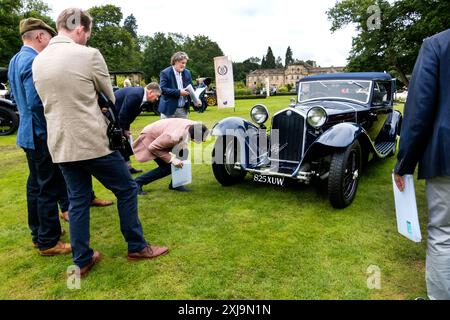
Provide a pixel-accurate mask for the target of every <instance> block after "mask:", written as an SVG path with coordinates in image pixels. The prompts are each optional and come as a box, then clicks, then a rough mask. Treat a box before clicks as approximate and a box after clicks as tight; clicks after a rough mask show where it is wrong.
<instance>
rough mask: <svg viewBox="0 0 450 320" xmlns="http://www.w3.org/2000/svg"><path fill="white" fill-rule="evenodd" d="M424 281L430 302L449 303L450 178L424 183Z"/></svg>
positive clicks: (430, 180)
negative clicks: (425, 236) (425, 224)
mask: <svg viewBox="0 0 450 320" xmlns="http://www.w3.org/2000/svg"><path fill="white" fill-rule="evenodd" d="M426 193H427V199H428V211H429V223H428V227H427V231H428V248H427V262H426V282H427V291H428V297H429V298H430V299H431V300H450V177H437V178H433V179H429V180H427V184H426Z"/></svg>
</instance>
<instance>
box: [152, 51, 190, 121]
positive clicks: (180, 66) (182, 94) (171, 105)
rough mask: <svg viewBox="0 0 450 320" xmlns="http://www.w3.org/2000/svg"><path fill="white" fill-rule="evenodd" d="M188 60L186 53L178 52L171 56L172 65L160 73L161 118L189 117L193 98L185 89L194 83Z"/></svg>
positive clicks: (159, 109) (159, 108)
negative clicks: (187, 65)
mask: <svg viewBox="0 0 450 320" xmlns="http://www.w3.org/2000/svg"><path fill="white" fill-rule="evenodd" d="M188 60H189V57H188V55H187V54H186V53H184V52H176V53H175V54H174V55H173V56H172V58H171V61H170V62H171V66H170V67H167V68H166V69H164V70H163V71H161V73H160V75H159V78H160V81H159V83H160V85H161V90H162V96H161V101H160V102H159V107H158V111H159V112H160V113H161V119H167V118H183V119H187V117H188V114H189V106H190V103H191V99H190V97H189V92H187V91H186V90H185V89H186V87H187V86H188V85H192V76H191V72H190V71H189V70H188V69H186V64H187V62H188Z"/></svg>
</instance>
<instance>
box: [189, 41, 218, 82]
mask: <svg viewBox="0 0 450 320" xmlns="http://www.w3.org/2000/svg"><path fill="white" fill-rule="evenodd" d="M183 51H185V52H186V53H187V54H188V56H189V66H188V68H189V70H190V71H191V73H192V77H193V78H194V79H196V78H197V77H205V76H206V77H214V75H215V71H214V57H218V56H223V52H222V49H220V47H219V45H218V44H217V43H216V42H214V41H212V40H211V39H209V38H208V37H207V36H203V35H197V36H195V37H194V38H190V37H187V38H186V41H185V43H184V44H183Z"/></svg>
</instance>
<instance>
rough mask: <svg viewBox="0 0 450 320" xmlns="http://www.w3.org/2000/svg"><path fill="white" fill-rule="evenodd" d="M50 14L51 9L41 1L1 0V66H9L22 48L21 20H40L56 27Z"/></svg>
mask: <svg viewBox="0 0 450 320" xmlns="http://www.w3.org/2000/svg"><path fill="white" fill-rule="evenodd" d="M49 13H50V8H49V7H48V6H47V5H46V4H45V3H44V2H42V1H40V0H0V66H7V65H8V63H9V60H10V59H11V58H12V57H13V55H14V54H16V53H17V52H18V51H19V50H20V47H21V46H22V40H21V38H20V34H19V22H20V20H21V19H24V18H29V17H34V18H39V19H42V20H44V21H45V22H47V23H48V24H49V25H51V26H52V27H54V26H55V23H54V22H53V21H52V19H51V18H50V17H49V16H48V15H49Z"/></svg>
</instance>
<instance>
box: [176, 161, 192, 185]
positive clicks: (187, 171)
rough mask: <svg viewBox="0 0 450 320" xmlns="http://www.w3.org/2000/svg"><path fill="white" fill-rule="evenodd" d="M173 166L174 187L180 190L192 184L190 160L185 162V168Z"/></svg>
mask: <svg viewBox="0 0 450 320" xmlns="http://www.w3.org/2000/svg"><path fill="white" fill-rule="evenodd" d="M171 166H172V187H173V188H178V187H181V186H185V185H187V184H191V183H192V164H191V161H190V160H184V161H183V168H177V167H175V166H174V165H173V164H172V165H171Z"/></svg>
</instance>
